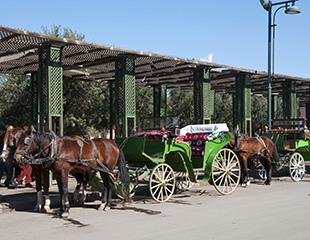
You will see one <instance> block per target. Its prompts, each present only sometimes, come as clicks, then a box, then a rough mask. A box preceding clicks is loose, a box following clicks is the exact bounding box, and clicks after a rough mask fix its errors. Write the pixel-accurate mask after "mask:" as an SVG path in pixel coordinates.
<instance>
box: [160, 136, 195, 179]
mask: <svg viewBox="0 0 310 240" xmlns="http://www.w3.org/2000/svg"><path fill="white" fill-rule="evenodd" d="M191 155H192V152H191V148H190V146H189V144H188V143H186V142H178V141H176V140H175V139H173V140H172V139H168V140H166V141H165V151H164V159H165V162H166V163H168V164H169V163H171V164H169V165H172V166H171V167H172V168H173V169H174V170H175V169H179V170H183V169H184V168H185V169H184V170H185V171H186V172H187V173H188V176H189V179H190V180H191V182H196V177H195V173H194V170H193V165H192V162H191ZM176 158H177V159H178V162H175V160H176ZM180 161H182V162H180ZM180 168H181V169H180Z"/></svg>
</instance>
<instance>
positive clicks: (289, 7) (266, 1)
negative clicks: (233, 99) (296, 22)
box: [260, 0, 301, 130]
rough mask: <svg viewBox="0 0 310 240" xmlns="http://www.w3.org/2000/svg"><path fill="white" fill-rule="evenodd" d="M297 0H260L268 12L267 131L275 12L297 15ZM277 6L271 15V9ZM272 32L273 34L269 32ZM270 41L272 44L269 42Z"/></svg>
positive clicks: (298, 11) (298, 10)
mask: <svg viewBox="0 0 310 240" xmlns="http://www.w3.org/2000/svg"><path fill="white" fill-rule="evenodd" d="M297 1H298V0H288V1H282V2H275V3H272V2H271V1H270V0H260V3H261V4H262V6H263V8H264V9H265V10H266V11H267V12H268V104H267V105H268V129H269V130H270V129H271V95H272V86H271V83H272V78H273V75H274V39H275V27H276V26H277V25H276V24H275V18H276V14H277V12H278V11H279V10H280V9H282V8H285V11H284V12H285V13H286V14H298V13H300V12H301V11H300V9H299V8H298V7H297V6H295V2H297ZM274 6H279V7H278V8H277V9H276V10H275V11H274V14H273V15H272V13H273V11H272V10H273V9H272V8H273V7H274ZM271 30H273V32H271ZM271 39H272V42H271Z"/></svg>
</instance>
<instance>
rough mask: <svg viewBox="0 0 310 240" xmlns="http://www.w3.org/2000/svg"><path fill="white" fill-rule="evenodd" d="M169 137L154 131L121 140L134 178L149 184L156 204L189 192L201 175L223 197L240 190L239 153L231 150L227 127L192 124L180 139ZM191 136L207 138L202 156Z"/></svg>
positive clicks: (185, 129)
mask: <svg viewBox="0 0 310 240" xmlns="http://www.w3.org/2000/svg"><path fill="white" fill-rule="evenodd" d="M165 135H166V134H165V133H162V132H160V131H150V132H144V133H140V134H139V135H137V136H131V137H129V138H126V139H122V140H118V141H117V142H118V143H119V145H120V147H121V148H122V150H123V152H124V154H125V158H126V160H127V162H128V167H129V170H130V173H131V176H134V179H136V181H137V182H138V183H146V184H148V187H149V191H150V193H151V195H152V197H153V199H154V200H155V201H157V202H165V201H167V200H169V199H170V197H171V196H172V195H173V193H174V192H175V191H176V190H185V189H189V188H190V187H191V186H192V185H193V183H195V182H196V181H197V179H198V177H199V175H200V174H201V176H202V179H203V180H205V181H209V182H210V183H212V184H213V185H214V187H215V189H216V190H217V191H218V192H219V193H221V194H230V193H232V192H233V191H234V190H235V189H236V187H237V186H238V184H239V181H240V174H241V169H240V163H239V160H238V158H237V156H236V154H235V153H234V152H233V151H232V150H230V149H229V148H227V145H228V144H229V141H230V139H231V136H232V135H231V133H230V132H228V128H227V126H226V124H207V125H189V126H187V127H185V128H183V129H181V131H180V136H178V137H169V136H165ZM189 136H192V138H195V136H198V137H197V139H196V140H198V138H199V136H200V137H201V136H203V138H204V139H202V140H199V141H201V144H200V146H202V148H203V150H202V152H201V154H195V150H194V149H193V146H192V145H193V141H194V139H192V141H190V139H189V138H190V137H189Z"/></svg>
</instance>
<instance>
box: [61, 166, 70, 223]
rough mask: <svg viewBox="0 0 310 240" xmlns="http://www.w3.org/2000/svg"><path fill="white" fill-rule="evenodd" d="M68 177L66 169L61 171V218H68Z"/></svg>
mask: <svg viewBox="0 0 310 240" xmlns="http://www.w3.org/2000/svg"><path fill="white" fill-rule="evenodd" d="M68 177H69V171H68V170H67V169H62V171H61V181H62V189H63V197H62V202H61V203H62V207H63V213H62V217H68V216H69V209H70V204H69V190H68Z"/></svg>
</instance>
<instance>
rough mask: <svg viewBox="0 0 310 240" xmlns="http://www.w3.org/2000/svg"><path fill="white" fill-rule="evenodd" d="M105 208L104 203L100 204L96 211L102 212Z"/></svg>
mask: <svg viewBox="0 0 310 240" xmlns="http://www.w3.org/2000/svg"><path fill="white" fill-rule="evenodd" d="M106 207H107V204H106V203H102V204H100V206H99V207H98V209H97V210H98V211H104V210H105V209H106Z"/></svg>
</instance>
